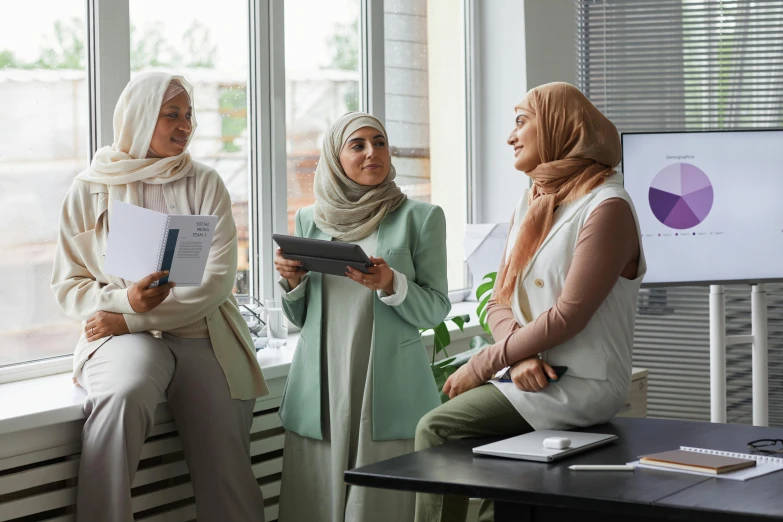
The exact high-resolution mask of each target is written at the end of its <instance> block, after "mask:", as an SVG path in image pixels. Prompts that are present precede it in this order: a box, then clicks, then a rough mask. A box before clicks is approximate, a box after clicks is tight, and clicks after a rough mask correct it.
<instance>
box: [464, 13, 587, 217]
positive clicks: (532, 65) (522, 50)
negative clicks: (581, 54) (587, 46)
mask: <svg viewBox="0 0 783 522" xmlns="http://www.w3.org/2000/svg"><path fill="white" fill-rule="evenodd" d="M475 2H476V13H475V16H476V23H475V28H476V35H475V46H476V47H475V48H476V53H477V54H476V57H475V61H476V90H475V93H474V96H475V98H474V105H475V107H476V120H477V121H476V129H475V130H474V132H475V147H476V173H475V179H476V190H477V194H476V206H477V209H476V222H478V223H505V222H508V220H509V219H510V217H511V214H512V212H513V209H514V206H515V204H516V202H517V201H518V200H519V198H520V196H521V194H522V191H523V190H524V189H525V188H526V187H527V186H528V178H527V177H526V176H525V175H524V174H523V173H521V172H519V171H517V170H515V169H514V164H513V159H514V156H513V152H512V150H511V147H509V145H508V144H507V143H506V140H507V138H508V135H509V133H510V132H511V129H512V128H513V125H514V106H515V105H516V104H517V103H519V102H520V101H521V100H522V98H524V96H525V93H526V92H527V91H528V89H530V88H532V87H535V86H537V85H541V84H543V83H548V82H553V81H565V82H569V83H576V5H575V3H574V2H573V0H525V1H521V0H491V1H484V0H475Z"/></svg>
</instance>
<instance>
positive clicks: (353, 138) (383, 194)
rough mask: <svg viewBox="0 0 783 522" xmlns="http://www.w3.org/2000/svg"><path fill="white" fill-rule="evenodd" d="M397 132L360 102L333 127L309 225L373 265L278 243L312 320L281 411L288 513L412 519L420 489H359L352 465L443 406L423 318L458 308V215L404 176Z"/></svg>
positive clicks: (292, 295) (332, 521)
mask: <svg viewBox="0 0 783 522" xmlns="http://www.w3.org/2000/svg"><path fill="white" fill-rule="evenodd" d="M395 175H396V173H395V170H394V167H393V166H392V163H391V154H390V152H389V146H388V141H387V135H386V129H384V127H383V125H382V124H381V122H380V121H378V120H377V119H376V118H374V117H373V116H370V115H369V114H364V113H349V114H346V115H344V116H343V117H341V118H340V119H339V120H337V121H336V122H335V123H334V125H333V126H332V128H331V129H330V130H329V131H328V132H327V133H326V135H325V136H324V141H323V149H322V152H321V159H320V161H319V163H318V167H317V169H316V174H315V187H314V192H315V199H316V201H315V204H314V205H312V206H310V207H306V208H302V209H300V210H299V211H298V212H297V213H296V235H297V236H301V237H308V238H314V239H323V240H339V241H344V242H349V243H353V244H357V245H359V246H360V247H361V248H362V249H363V250H364V251H365V252H366V253H367V254H368V255H369V256H370V259H371V261H372V262H373V263H374V266H372V267H370V268H369V273H366V274H365V273H362V272H360V271H358V270H355V269H352V268H348V267H346V273H345V276H346V277H340V276H333V275H324V274H319V273H305V272H303V271H302V270H301V268H300V266H299V265H298V263H297V262H295V261H292V260H288V259H285V253H284V252H281V251H278V254H277V256H276V258H275V265H276V267H277V269H278V272H279V273H280V276H281V277H280V284H281V286H282V288H283V291H284V294H283V297H284V302H283V306H284V308H285V311H286V315H287V316H288V318H289V319H290V320H291V322H292V323H294V324H296V325H297V326H299V327H301V328H302V334H301V337H300V340H299V344H298V345H297V349H296V354H295V356H294V360H293V362H292V364H291V370H290V373H289V377H288V384H287V385H286V391H285V395H284V397H283V404H282V405H281V409H280V416H281V418H282V420H283V426H284V427H285V428H286V430H287V431H286V442H285V450H284V454H285V459H284V461H283V478H282V486H281V497H280V520H281V521H284V522H287V521H291V522H295V521H299V520H319V521H324V522H343V521H347V522H360V521H367V522H370V521H372V522H384V521H389V522H397V521H400V520H412V519H413V511H414V500H415V498H414V495H413V494H411V493H405V492H393V491H384V490H377V489H367V488H359V487H348V486H346V485H345V483H344V481H343V473H344V472H345V471H346V470H348V469H352V468H354V467H357V466H363V465H366V464H370V463H373V462H377V461H380V460H384V459H387V458H391V457H395V456H398V455H402V454H404V453H409V452H411V451H413V438H414V434H415V429H416V424H417V423H418V421H419V419H420V418H421V417H422V416H423V415H424V414H426V413H427V412H428V411H430V410H432V409H433V408H435V407H436V406H438V405H439V404H440V397H439V394H438V391H437V388H436V386H435V381H434V379H433V377H432V372H431V370H430V367H429V364H428V362H427V356H426V352H425V350H424V344H423V343H422V341H421V336H420V335H419V329H420V328H432V327H434V326H436V325H437V324H439V323H440V322H441V321H442V320H443V319H444V318H445V317H446V315H447V314H448V312H449V310H450V309H451V305H450V303H449V299H448V295H447V292H448V288H447V279H446V220H445V217H444V214H443V210H441V209H440V207H437V206H435V205H430V204H428V203H423V202H420V201H413V200H410V199H408V198H406V196H405V194H403V193H402V191H400V189H399V187H397V185H396V183H395V182H394V178H395Z"/></svg>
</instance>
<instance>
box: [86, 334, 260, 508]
mask: <svg viewBox="0 0 783 522" xmlns="http://www.w3.org/2000/svg"><path fill="white" fill-rule="evenodd" d="M81 381H82V382H81V383H80V384H82V386H83V387H84V388H85V389H86V390H87V400H86V402H85V406H84V409H85V413H86V415H87V422H86V423H85V425H84V432H83V435H82V455H81V463H80V468H79V485H78V497H77V509H76V511H77V520H78V522H108V521H111V522H131V521H133V509H132V506H131V485H132V484H133V477H134V475H135V474H136V468H137V467H138V465H139V459H140V456H141V449H142V445H143V444H144V440H145V439H146V438H147V436H148V435H149V433H150V430H151V429H152V425H153V415H154V412H155V408H156V406H157V405H158V403H159V402H160V401H161V399H162V398H163V396H164V394H165V395H166V397H167V400H168V405H169V408H170V409H171V412H172V414H173V416H174V421H175V423H176V425H177V430H178V432H179V436H180V439H181V441H182V445H183V449H184V453H185V460H186V462H187V465H188V470H189V471H190V476H191V480H192V482H193V489H194V491H195V495H196V510H197V513H198V520H199V521H202V522H211V521H225V522H251V521H252V522H259V521H260V522H263V520H264V500H263V498H262V495H261V490H260V489H259V487H258V484H257V482H256V479H255V477H254V475H253V471H252V469H251V467H250V426H251V425H252V423H253V405H254V402H255V401H253V400H247V401H240V400H235V399H232V398H231V393H230V391H229V388H228V383H227V382H226V378H225V375H224V373H223V370H222V368H221V367H220V364H219V363H218V361H217V359H216V358H215V354H214V352H213V350H212V344H211V343H210V340H209V339H185V338H182V337H175V336H173V335H168V334H164V335H163V338H162V339H156V338H155V337H153V336H152V335H150V334H147V333H138V334H127V335H120V336H117V337H114V338H112V339H110V340H109V341H108V342H106V343H105V344H104V345H103V346H101V347H100V348H99V349H98V350H97V351H96V352H95V353H94V354H93V356H92V357H91V358H90V360H88V361H87V363H86V365H85V366H84V370H83V371H82V376H81Z"/></svg>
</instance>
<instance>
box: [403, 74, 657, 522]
mask: <svg viewBox="0 0 783 522" xmlns="http://www.w3.org/2000/svg"><path fill="white" fill-rule="evenodd" d="M515 112H516V115H515V122H514V129H513V130H512V131H511V135H510V136H509V138H508V144H509V145H510V146H511V147H513V149H514V167H515V168H516V169H517V170H520V171H522V172H524V173H525V174H527V175H528V176H529V177H530V178H531V179H532V187H531V189H530V190H528V191H526V193H525V194H523V195H522V199H521V200H520V202H519V204H518V205H517V208H516V211H515V213H514V216H513V218H512V226H511V230H510V232H509V238H508V242H507V245H506V250H505V255H504V258H503V260H502V263H501V266H500V270H499V271H498V278H497V282H496V284H495V289H494V292H493V295H492V298H491V299H490V301H489V305H488V317H487V322H488V323H489V325H490V329H491V331H492V336H493V338H494V340H495V344H493V345H491V346H488V347H487V348H485V349H484V350H483V351H482V352H480V353H479V354H477V355H475V356H473V357H472V358H471V359H470V361H469V362H468V364H466V365H465V366H463V367H462V368H460V369H459V370H457V371H456V372H455V373H454V374H452V375H451V376H450V377H449V379H448V380H447V381H446V383H445V384H444V386H443V392H444V393H446V394H448V395H449V397H451V400H450V401H449V402H447V403H445V404H444V405H443V406H441V407H440V408H438V409H436V410H434V411H432V412H431V413H429V414H428V415H426V416H425V417H424V418H423V419H422V420H421V422H420V423H419V426H418V429H417V432H416V449H417V450H419V449H424V448H429V447H432V446H437V445H440V444H443V443H444V442H445V441H447V440H452V439H463V438H471V437H480V436H490V435H492V436H499V435H507V436H512V435H518V434H522V433H525V432H528V431H531V430H534V429H535V430H547V429H549V430H564V429H571V428H576V427H587V426H591V425H594V424H600V423H603V422H606V421H608V420H609V419H611V418H612V417H613V416H614V415H615V414H616V413H617V412H618V411H619V410H620V408H621V407H622V406H623V404H624V402H625V397H626V395H627V393H628V386H629V384H630V377H631V351H632V347H633V333H634V320H635V316H636V299H637V296H638V294H639V286H640V285H641V282H642V278H643V276H644V274H645V271H646V265H645V262H644V254H643V252H642V250H641V239H640V235H639V226H638V219H637V218H636V213H635V211H634V206H633V202H632V201H631V198H630V197H629V196H628V193H627V192H626V191H625V189H623V186H622V177H621V175H620V174H619V173H616V172H615V167H617V165H618V164H619V162H620V137H619V135H618V133H617V129H615V127H614V125H613V124H612V122H611V121H609V120H608V119H607V118H606V116H604V115H603V114H601V112H600V111H599V110H598V109H596V108H595V106H594V105H593V104H592V103H590V101H589V100H588V99H587V98H586V97H585V96H584V94H582V93H581V92H580V91H579V89H577V88H576V87H574V86H572V85H569V84H567V83H552V84H547V85H542V86H540V87H536V88H534V89H532V90H531V91H530V92H528V93H527V96H526V97H525V99H524V100H523V101H522V102H521V103H519V105H517V106H516V107H515ZM553 366H566V367H568V370H567V373H565V374H564V376H563V377H562V378H560V379H559V380H558V375H557V374H556V373H555V371H554V369H553ZM509 367H510V369H508V368H509ZM498 374H499V375H501V376H502V375H503V374H507V375H508V379H503V381H507V382H501V381H500V380H499V379H498V378H497V377H498ZM487 382H489V384H486V383H487ZM467 507H468V499H467V498H460V497H445V498H444V497H442V496H438V495H418V498H417V502H416V522H425V521H426V522H436V521H464V520H465V517H466V513H467ZM491 507H492V506H491V503H488V502H484V503H482V508H481V515H480V517H479V520H481V521H482V522H486V521H491V520H493V513H492V509H491Z"/></svg>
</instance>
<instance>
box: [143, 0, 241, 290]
mask: <svg viewBox="0 0 783 522" xmlns="http://www.w3.org/2000/svg"><path fill="white" fill-rule="evenodd" d="M247 27H248V9H247V1H246V0H226V1H224V2H221V3H220V4H217V3H214V2H191V3H189V4H188V7H187V9H184V10H183V9H182V4H181V3H179V2H173V1H171V0H130V36H131V44H130V49H131V76H133V75H134V74H136V73H138V72H142V71H148V70H162V71H167V72H172V73H176V74H179V75H182V76H184V77H185V79H187V80H188V82H190V84H191V85H193V89H194V97H195V102H196V103H195V107H196V111H197V112H196V116H197V119H198V128H197V129H196V134H195V135H194V137H193V141H192V142H191V144H190V147H189V150H190V153H191V155H192V156H193V158H194V159H195V160H197V161H200V162H202V163H204V164H206V165H209V166H210V167H212V168H214V169H215V170H216V171H217V172H218V173H219V174H220V175H221V176H222V177H223V180H224V181H225V183H226V186H227V187H228V191H229V193H230V195H231V202H232V204H231V208H232V211H233V214H234V220H235V221H236V224H237V234H238V243H239V256H238V262H237V284H236V287H235V290H236V291H237V292H238V293H248V285H249V280H250V247H249V245H250V241H249V225H250V222H249V201H248V194H249V186H250V178H249V172H250V170H249V165H248V134H247V133H248V130H247V83H248V41H247V40H248V31H247Z"/></svg>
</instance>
